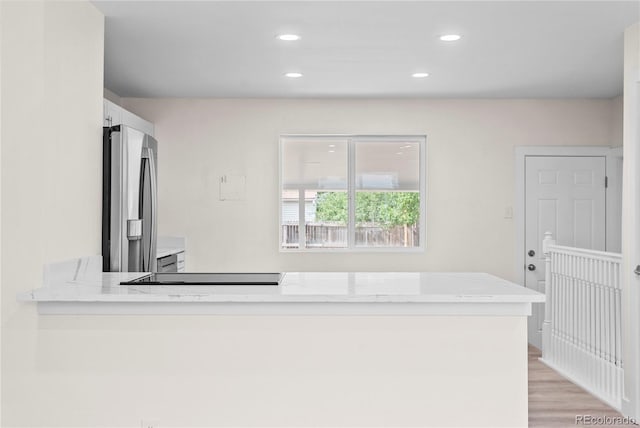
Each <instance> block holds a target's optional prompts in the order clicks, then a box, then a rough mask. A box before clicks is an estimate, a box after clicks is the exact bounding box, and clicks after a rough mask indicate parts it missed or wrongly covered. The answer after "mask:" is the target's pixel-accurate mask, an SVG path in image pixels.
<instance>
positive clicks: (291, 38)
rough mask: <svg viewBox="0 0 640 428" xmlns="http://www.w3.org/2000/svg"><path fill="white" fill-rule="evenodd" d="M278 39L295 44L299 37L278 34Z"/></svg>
mask: <svg viewBox="0 0 640 428" xmlns="http://www.w3.org/2000/svg"><path fill="white" fill-rule="evenodd" d="M278 39H280V40H284V41H285V42H295V41H296V40H300V36H298V35H297V34H279V35H278Z"/></svg>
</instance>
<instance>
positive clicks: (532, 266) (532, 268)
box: [527, 264, 536, 271]
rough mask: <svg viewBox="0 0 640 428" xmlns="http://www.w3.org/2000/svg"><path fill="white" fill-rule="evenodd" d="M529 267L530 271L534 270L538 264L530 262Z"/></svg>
mask: <svg viewBox="0 0 640 428" xmlns="http://www.w3.org/2000/svg"><path fill="white" fill-rule="evenodd" d="M527 269H529V270H530V271H534V270H536V265H534V264H530V265H529V266H527Z"/></svg>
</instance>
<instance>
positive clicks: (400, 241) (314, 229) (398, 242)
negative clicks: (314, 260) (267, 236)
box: [282, 223, 420, 248]
mask: <svg viewBox="0 0 640 428" xmlns="http://www.w3.org/2000/svg"><path fill="white" fill-rule="evenodd" d="M298 232H299V228H298V224H297V223H295V224H283V225H282V247H283V248H298V246H299V240H300V237H299V233H298ZM355 234H356V246H363V247H417V246H419V245H420V241H419V236H420V234H419V231H418V226H417V225H411V226H406V227H405V226H394V227H389V228H385V227H381V226H376V225H359V226H356V230H355ZM347 235H348V230H347V226H345V225H340V224H330V223H307V224H306V225H305V236H306V244H307V245H306V246H307V248H345V247H347Z"/></svg>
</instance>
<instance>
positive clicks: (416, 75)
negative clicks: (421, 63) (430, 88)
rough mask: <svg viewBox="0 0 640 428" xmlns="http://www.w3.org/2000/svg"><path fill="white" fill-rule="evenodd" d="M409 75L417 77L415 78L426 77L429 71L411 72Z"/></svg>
mask: <svg viewBox="0 0 640 428" xmlns="http://www.w3.org/2000/svg"><path fill="white" fill-rule="evenodd" d="M411 76H412V77H417V78H420V77H427V76H429V73H413V74H412V75H411Z"/></svg>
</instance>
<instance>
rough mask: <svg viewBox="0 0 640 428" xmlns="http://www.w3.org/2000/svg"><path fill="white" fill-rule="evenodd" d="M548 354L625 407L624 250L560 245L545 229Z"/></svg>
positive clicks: (602, 395) (568, 371)
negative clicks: (602, 249)
mask: <svg viewBox="0 0 640 428" xmlns="http://www.w3.org/2000/svg"><path fill="white" fill-rule="evenodd" d="M543 251H544V254H545V258H546V262H545V263H546V267H547V274H546V275H545V280H546V281H547V284H546V288H547V293H546V295H547V302H546V305H547V306H546V309H545V321H544V323H543V345H544V346H543V350H542V351H543V352H542V359H543V361H545V362H548V363H549V364H550V365H551V366H552V367H554V368H555V369H556V370H558V371H560V372H561V373H563V374H565V375H567V376H570V377H571V378H572V379H574V380H575V381H576V382H578V383H579V384H581V385H582V386H584V387H586V388H588V389H589V390H590V391H591V392H593V393H594V394H596V395H597V396H598V397H599V398H601V399H602V400H604V401H605V402H607V403H609V404H610V405H611V406H613V407H615V408H617V409H620V405H621V398H622V375H623V373H622V361H621V331H620V327H621V320H620V314H621V312H620V310H621V297H620V296H621V289H620V265H621V255H620V254H616V253H606V252H602V251H592V250H585V249H580V248H570V247H564V246H558V245H555V243H553V239H552V237H551V234H545V243H543Z"/></svg>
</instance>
